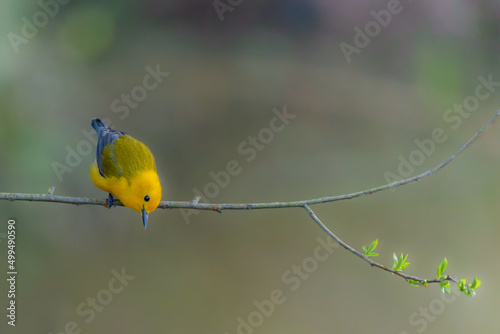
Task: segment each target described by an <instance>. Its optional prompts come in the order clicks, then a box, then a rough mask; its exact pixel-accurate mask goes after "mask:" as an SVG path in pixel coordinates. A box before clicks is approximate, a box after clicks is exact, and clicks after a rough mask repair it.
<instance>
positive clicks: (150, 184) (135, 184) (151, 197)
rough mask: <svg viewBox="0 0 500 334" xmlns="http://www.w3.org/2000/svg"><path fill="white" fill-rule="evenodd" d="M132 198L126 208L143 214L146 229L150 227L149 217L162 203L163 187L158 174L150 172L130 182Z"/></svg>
mask: <svg viewBox="0 0 500 334" xmlns="http://www.w3.org/2000/svg"><path fill="white" fill-rule="evenodd" d="M130 194H131V198H129V199H128V201H127V202H129V203H125V202H124V204H125V206H128V207H129V208H131V209H133V210H135V211H137V212H140V213H141V214H142V223H143V224H144V228H146V227H147V225H148V215H149V213H151V212H152V211H154V210H155V209H156V208H157V207H158V204H160V201H161V185H160V180H159V179H158V174H156V172H155V171H153V170H150V171H146V172H143V173H141V175H139V176H137V177H135V178H134V179H133V180H132V181H131V182H130Z"/></svg>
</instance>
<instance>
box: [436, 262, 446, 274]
mask: <svg viewBox="0 0 500 334" xmlns="http://www.w3.org/2000/svg"><path fill="white" fill-rule="evenodd" d="M447 265H448V260H447V259H446V258H444V260H443V262H441V265H439V267H438V268H437V276H436V277H437V278H444V277H442V276H444V275H443V273H444V271H445V270H446V266H447Z"/></svg>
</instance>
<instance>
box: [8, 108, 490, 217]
mask: <svg viewBox="0 0 500 334" xmlns="http://www.w3.org/2000/svg"><path fill="white" fill-rule="evenodd" d="M499 115H500V109H499V110H498V111H497V112H496V113H495V115H494V116H493V117H492V118H491V119H490V120H489V121H488V122H487V123H486V124H485V125H484V126H483V127H482V128H481V129H479V130H478V131H477V132H476V133H475V134H474V135H473V136H472V137H471V138H470V139H469V140H468V141H467V142H466V143H465V144H464V145H463V146H462V147H461V148H460V149H459V150H458V151H457V152H455V153H454V154H453V155H452V156H451V157H449V158H448V159H446V160H445V161H443V162H442V163H440V164H439V165H437V166H435V167H434V168H431V169H429V170H428V171H425V172H423V173H421V174H418V175H416V176H414V177H410V178H407V179H404V180H400V181H396V182H392V183H389V184H386V185H383V186H379V187H375V188H371V189H367V190H363V191H358V192H354V193H350V194H344V195H338V196H328V197H321V198H315V199H308V200H301V201H293V202H270V203H246V204H239V203H223V204H215V203H198V198H195V200H193V201H191V202H172V201H162V202H160V204H159V205H158V208H161V209H194V210H212V211H217V212H222V211H223V210H250V209H275V208H291V207H304V206H305V205H308V206H309V205H313V204H320V203H327V202H335V201H340V200H346V199H351V198H355V197H359V196H362V195H370V194H374V193H377V192H379V191H383V190H387V189H392V188H397V187H400V186H403V185H405V184H408V183H412V182H415V181H419V180H420V179H423V178H424V177H427V176H429V175H432V174H434V173H435V172H437V171H438V170H440V169H441V168H443V167H445V166H446V165H448V164H449V163H450V162H451V161H453V160H454V159H455V158H456V157H457V156H458V155H459V154H460V153H462V152H463V151H464V150H465V149H466V148H467V147H469V145H470V144H472V142H474V141H475V140H476V139H477V138H478V137H479V136H480V135H481V134H482V133H483V132H484V131H485V130H486V129H487V128H488V127H489V126H490V125H491V124H492V123H493V121H494V120H495V119H496V118H497V117H498V116H499ZM53 192H54V189H53V187H51V188H50V189H49V192H48V193H47V194H18V193H1V192H0V200H8V201H30V202H53V203H66V204H75V205H102V206H106V205H107V203H108V202H107V198H106V199H98V198H81V197H66V196H54V195H53ZM115 203H116V205H117V206H123V204H122V203H121V202H120V201H119V200H115Z"/></svg>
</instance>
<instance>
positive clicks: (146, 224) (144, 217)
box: [142, 207, 148, 229]
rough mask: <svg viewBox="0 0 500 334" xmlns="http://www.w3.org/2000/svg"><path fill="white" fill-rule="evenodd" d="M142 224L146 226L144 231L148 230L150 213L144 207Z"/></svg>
mask: <svg viewBox="0 0 500 334" xmlns="http://www.w3.org/2000/svg"><path fill="white" fill-rule="evenodd" d="M142 223H143V224H144V229H146V227H148V213H147V212H146V209H145V208H144V207H142Z"/></svg>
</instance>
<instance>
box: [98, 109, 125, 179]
mask: <svg viewBox="0 0 500 334" xmlns="http://www.w3.org/2000/svg"><path fill="white" fill-rule="evenodd" d="M92 127H93V128H94V130H95V131H96V132H97V149H96V162H97V167H99V174H101V176H102V177H104V172H103V165H102V154H103V152H104V148H105V147H106V146H108V145H110V144H112V143H113V142H114V141H115V140H116V139H118V137H120V136H122V135H124V134H125V132H121V131H116V130H113V129H111V128H110V127H109V126H108V125H107V124H106V123H104V122H103V121H102V120H100V119H99V118H93V119H92Z"/></svg>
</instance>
